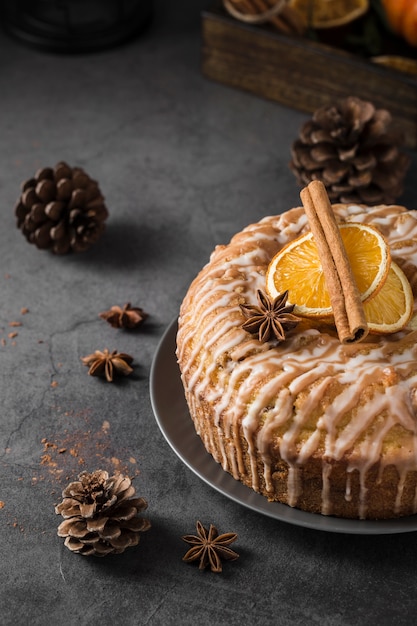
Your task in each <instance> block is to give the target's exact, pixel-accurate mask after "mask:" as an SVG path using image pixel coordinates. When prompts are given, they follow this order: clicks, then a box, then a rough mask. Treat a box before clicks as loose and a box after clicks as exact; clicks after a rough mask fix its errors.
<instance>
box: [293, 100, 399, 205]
mask: <svg viewBox="0 0 417 626" xmlns="http://www.w3.org/2000/svg"><path fill="white" fill-rule="evenodd" d="M391 121H392V119H391V115H390V113H389V112H388V111H387V110H385V109H375V107H374V105H373V104H372V103H371V102H366V101H363V100H360V99H359V98H355V97H353V96H352V97H349V98H345V99H344V100H341V101H339V102H338V103H337V104H334V105H331V106H324V107H322V108H320V109H318V110H317V111H316V112H315V113H314V115H313V117H312V119H311V120H309V121H307V122H306V123H305V124H304V125H303V126H302V128H301V131H300V134H299V138H298V139H297V140H296V141H295V142H294V144H293V146H292V150H291V155H292V160H291V162H290V168H291V170H292V171H293V172H294V174H295V176H296V178H297V181H298V183H299V184H300V185H301V186H304V185H307V184H308V183H309V182H311V181H312V180H321V181H322V182H323V184H324V185H325V187H326V189H327V193H328V195H329V198H330V200H331V201H332V202H349V203H362V204H370V205H371V204H391V203H393V202H394V201H395V200H396V199H397V198H398V197H399V196H400V195H401V194H402V192H403V181H404V177H405V174H406V172H407V169H408V166H409V163H410V159H409V157H408V155H406V154H405V153H403V152H401V151H400V149H399V146H400V139H399V137H398V136H397V135H396V134H395V133H394V132H392V131H391V130H390V126H391Z"/></svg>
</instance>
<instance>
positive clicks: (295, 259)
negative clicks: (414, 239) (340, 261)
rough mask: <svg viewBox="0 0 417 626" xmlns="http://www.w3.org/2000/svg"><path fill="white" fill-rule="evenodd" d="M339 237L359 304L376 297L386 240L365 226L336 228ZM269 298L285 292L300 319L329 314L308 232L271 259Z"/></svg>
mask: <svg viewBox="0 0 417 626" xmlns="http://www.w3.org/2000/svg"><path fill="white" fill-rule="evenodd" d="M340 234H341V237H342V240H343V243H344V246H345V249H346V253H347V255H348V258H349V262H350V265H351V268H352V272H353V275H354V277H355V279H356V283H357V285H358V289H359V292H360V294H361V299H362V301H363V302H365V301H366V300H369V298H371V297H373V296H375V295H376V293H377V292H378V291H379V290H380V289H381V288H382V286H383V284H384V283H385V280H386V279H387V276H388V272H389V268H390V264H391V255H390V251H389V247H388V244H387V241H386V240H385V238H384V237H383V235H381V233H380V232H379V231H378V230H377V229H376V228H374V227H373V226H369V225H368V224H357V223H347V224H341V225H340ZM266 290H267V292H268V294H269V295H270V296H271V298H276V297H277V295H279V294H280V293H283V292H284V291H287V290H288V301H289V302H290V303H291V304H295V308H294V313H295V314H296V315H301V316H304V317H327V316H331V315H332V307H331V304H330V296H329V292H328V290H327V287H326V281H325V278H324V274H323V268H322V266H321V262H320V259H319V256H318V252H317V247H316V244H315V241H314V238H313V234H312V233H311V232H308V233H305V234H304V235H301V236H300V237H298V238H297V239H294V240H293V241H291V242H289V243H288V244H287V245H286V246H284V248H282V250H280V251H279V252H278V253H277V254H276V255H275V256H274V258H273V259H272V261H271V263H270V264H269V267H268V269H267V273H266Z"/></svg>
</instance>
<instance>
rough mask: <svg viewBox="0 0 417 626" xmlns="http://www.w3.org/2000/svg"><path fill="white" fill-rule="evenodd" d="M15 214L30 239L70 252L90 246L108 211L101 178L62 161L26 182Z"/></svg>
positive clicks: (36, 243)
mask: <svg viewBox="0 0 417 626" xmlns="http://www.w3.org/2000/svg"><path fill="white" fill-rule="evenodd" d="M15 214H16V217H17V226H18V228H20V229H21V231H22V233H23V234H24V235H25V237H26V239H27V240H28V241H29V242H30V243H34V244H35V245H36V246H37V247H38V248H41V249H48V250H51V251H52V252H54V253H55V254H67V253H68V252H82V251H84V250H87V248H89V247H90V246H91V245H92V244H93V243H95V242H96V241H97V239H99V237H100V236H101V234H102V233H103V231H104V222H105V220H106V219H107V216H108V211H107V208H106V207H105V205H104V198H103V196H102V195H101V192H100V189H99V187H98V184H97V182H96V181H94V180H92V179H91V178H90V177H89V176H88V174H86V173H85V172H84V170H83V169H82V168H80V167H74V168H72V167H70V166H69V165H67V164H66V163H63V162H60V163H57V165H55V167H54V168H51V167H45V168H42V169H40V170H38V171H37V172H36V174H35V176H34V177H33V178H30V179H29V180H28V181H26V182H25V183H23V185H22V195H21V196H20V198H19V200H18V202H17V204H16V207H15Z"/></svg>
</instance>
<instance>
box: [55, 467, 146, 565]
mask: <svg viewBox="0 0 417 626" xmlns="http://www.w3.org/2000/svg"><path fill="white" fill-rule="evenodd" d="M78 479H79V480H78V481H75V482H72V483H70V484H69V485H68V486H67V487H66V488H65V489H64V491H63V492H62V497H63V500H62V502H61V503H60V504H58V505H57V506H56V507H55V513H57V514H60V515H62V517H64V518H65V519H64V521H63V522H62V523H61V524H60V525H59V526H58V536H59V537H65V542H64V545H65V546H66V547H67V548H68V549H69V550H71V551H72V552H77V553H78V554H82V555H84V556H91V555H94V556H106V554H120V553H121V552H124V551H125V549H126V548H128V547H130V546H136V545H137V544H138V543H139V538H140V536H139V535H140V533H141V532H144V531H146V530H148V529H149V528H150V526H151V525H150V522H149V521H148V520H147V519H145V518H143V517H138V513H141V512H142V511H144V510H145V509H146V507H147V502H146V500H145V499H144V498H135V497H133V496H134V494H135V488H134V487H133V485H132V484H131V480H130V478H128V477H127V476H123V474H118V475H116V476H111V477H110V478H109V474H108V472H105V471H103V470H97V471H96V472H92V473H91V474H89V473H88V472H81V474H79V476H78Z"/></svg>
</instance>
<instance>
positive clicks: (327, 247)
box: [300, 180, 368, 343]
mask: <svg viewBox="0 0 417 626" xmlns="http://www.w3.org/2000/svg"><path fill="white" fill-rule="evenodd" d="M300 196H301V200H302V203H303V206H304V210H305V212H306V215H307V218H308V221H309V224H310V228H311V231H312V233H313V237H314V241H315V243H316V246H317V251H318V254H319V258H320V261H321V265H322V268H323V273H324V278H325V281H326V286H327V289H328V291H329V295H330V302H331V305H332V309H333V315H334V321H335V325H336V329H337V332H338V335H339V339H340V341H341V343H353V342H355V341H359V340H360V339H363V338H364V337H366V335H367V334H368V324H367V322H366V317H365V313H364V310H363V305H362V302H361V298H360V294H359V290H358V287H357V285H356V281H355V277H354V276H353V273H352V268H351V266H350V263H349V259H348V256H347V253H346V250H345V247H344V245H343V241H342V238H341V235H340V230H339V227H338V225H337V222H336V218H335V216H334V213H333V210H332V207H331V204H330V201H329V197H328V195H327V191H326V188H325V186H324V185H323V183H322V182H321V181H318V180H315V181H312V182H311V183H309V185H308V186H307V187H305V188H304V189H303V190H302V191H301V194H300Z"/></svg>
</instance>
